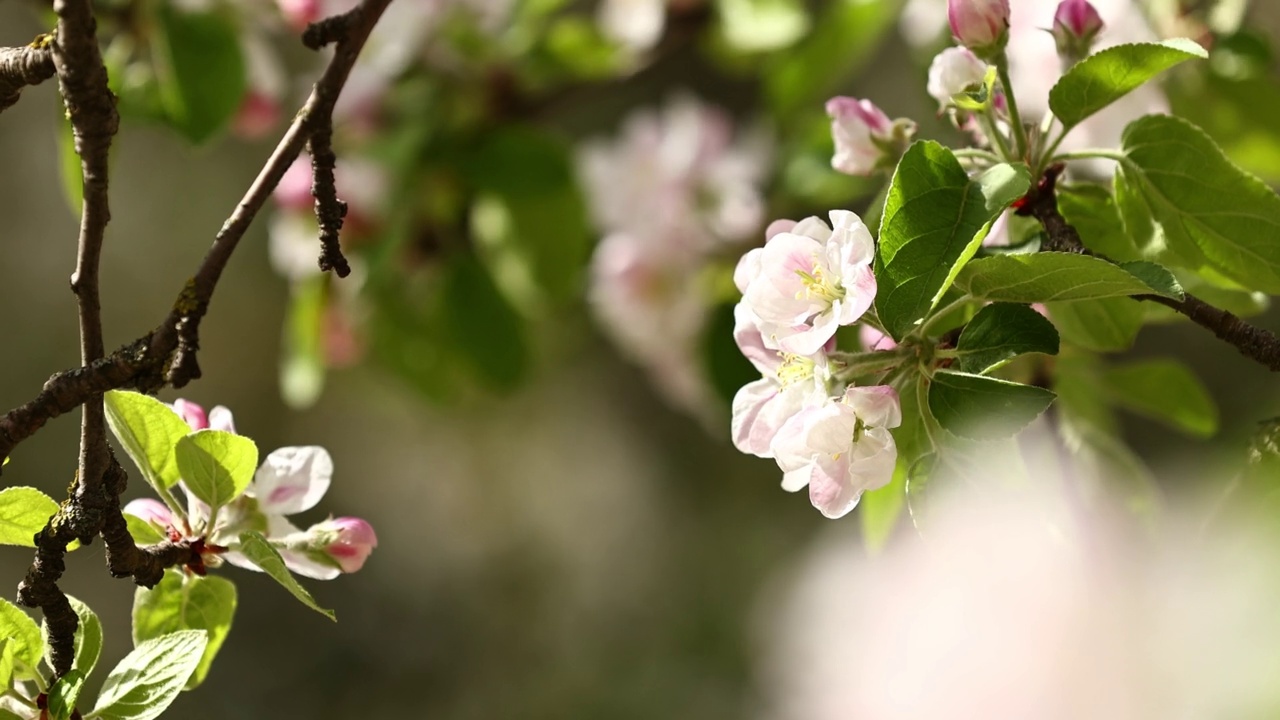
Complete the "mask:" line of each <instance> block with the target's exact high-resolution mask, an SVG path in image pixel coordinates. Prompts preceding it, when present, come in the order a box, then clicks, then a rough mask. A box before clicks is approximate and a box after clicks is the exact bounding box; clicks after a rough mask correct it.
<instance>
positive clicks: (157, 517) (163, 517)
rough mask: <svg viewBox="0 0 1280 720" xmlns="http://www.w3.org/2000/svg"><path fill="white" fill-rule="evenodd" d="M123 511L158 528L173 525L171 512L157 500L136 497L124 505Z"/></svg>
mask: <svg viewBox="0 0 1280 720" xmlns="http://www.w3.org/2000/svg"><path fill="white" fill-rule="evenodd" d="M124 512H125V513H127V514H129V515H132V516H134V517H136V518H139V519H141V520H144V521H146V522H149V523H151V524H152V525H155V526H156V527H159V528H168V527H173V513H172V512H170V511H169V507H168V506H167V505H165V504H164V503H162V502H160V501H159V500H152V499H151V498H138V499H137V500H130V501H129V504H128V505H125V506H124Z"/></svg>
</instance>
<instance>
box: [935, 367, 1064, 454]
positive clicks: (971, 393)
mask: <svg viewBox="0 0 1280 720" xmlns="http://www.w3.org/2000/svg"><path fill="white" fill-rule="evenodd" d="M1053 398H1054V394H1053V393H1052V392H1050V391H1048V390H1045V389H1044V388H1039V387H1035V386H1032V385H1020V384H1018V383H1014V382H1009V381H1007V380H999V379H996V378H992V377H985V376H982V375H969V374H967V373H958V372H950V371H945V370H944V371H940V372H938V373H937V374H935V375H934V376H933V382H932V383H931V384H930V386H929V410H930V411H931V412H932V413H933V416H934V417H935V418H937V420H938V424H940V425H941V426H942V427H943V428H944V429H945V430H947V431H948V432H951V433H953V434H955V435H958V436H959V437H963V438H969V439H971V440H998V439H1000V438H1005V437H1009V436H1011V435H1015V434H1017V433H1018V431H1020V430H1022V429H1023V428H1025V427H1026V426H1027V425H1028V424H1029V423H1030V422H1031V421H1032V420H1035V419H1036V417H1037V416H1038V415H1040V413H1042V412H1044V411H1045V408H1048V407H1049V404H1050V403H1052V402H1053Z"/></svg>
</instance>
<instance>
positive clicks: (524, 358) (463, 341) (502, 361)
mask: <svg viewBox="0 0 1280 720" xmlns="http://www.w3.org/2000/svg"><path fill="white" fill-rule="evenodd" d="M444 296H445V306H446V307H447V308H448V312H446V313H445V316H444V319H445V323H446V328H447V331H448V333H449V339H450V340H451V341H452V344H453V346H454V347H455V348H457V350H458V353H459V354H460V356H461V357H462V358H463V359H464V360H465V361H466V363H467V368H468V369H469V370H471V372H472V373H473V374H474V376H475V377H476V379H477V380H479V381H480V382H481V383H483V384H484V385H485V386H486V387H489V388H491V389H493V390H497V391H499V392H510V391H512V390H515V389H516V388H518V387H519V386H520V385H521V384H522V383H523V382H524V379H525V378H526V377H527V376H528V373H529V370H530V367H531V364H532V360H533V358H532V353H531V350H530V348H529V345H528V341H527V339H526V338H525V328H524V321H523V320H522V319H521V318H520V316H519V315H518V314H517V313H516V310H515V308H514V307H512V306H511V303H510V302H509V301H508V300H507V299H506V298H505V297H504V296H503V295H502V293H501V292H499V290H498V287H497V285H495V284H494V282H493V278H491V277H490V276H489V273H488V272H487V271H486V270H485V268H484V266H482V265H481V264H480V263H479V262H478V261H476V259H475V258H474V257H472V256H471V255H467V254H463V253H459V254H457V255H455V256H454V257H453V258H452V259H451V260H450V263H449V267H448V269H447V274H446V275H445V276H444Z"/></svg>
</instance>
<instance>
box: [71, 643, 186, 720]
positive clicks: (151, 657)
mask: <svg viewBox="0 0 1280 720" xmlns="http://www.w3.org/2000/svg"><path fill="white" fill-rule="evenodd" d="M207 643H208V640H207V638H206V636H205V633H204V631H203V630H182V631H179V632H175V633H169V634H168V635H162V636H160V637H158V638H155V639H153V640H148V641H146V642H144V643H142V644H140V645H138V646H137V647H135V648H134V649H133V652H130V653H129V654H128V655H126V656H125V657H124V659H123V660H121V661H120V663H119V664H118V665H116V666H115V668H114V669H112V670H111V673H110V674H109V675H107V679H106V681H105V682H104V683H103V685H102V692H101V693H100V694H99V695H98V702H97V705H96V706H95V707H94V709H93V712H91V713H90V715H94V716H97V717H99V718H101V720H152V718H155V717H159V715H160V713H162V712H164V711H165V709H166V708H168V707H169V705H170V704H172V703H173V700H174V698H176V697H177V696H178V693H179V692H181V691H182V688H183V686H185V685H186V684H187V680H188V678H190V677H191V673H192V672H194V671H195V669H196V667H197V666H198V665H199V663H200V658H201V656H202V655H203V654H204V648H205V645H206V644H207Z"/></svg>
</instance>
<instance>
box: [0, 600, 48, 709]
mask: <svg viewBox="0 0 1280 720" xmlns="http://www.w3.org/2000/svg"><path fill="white" fill-rule="evenodd" d="M0 643H3V644H4V650H3V651H2V652H4V653H5V655H6V656H7V659H6V661H5V662H0V688H5V687H8V686H9V683H10V682H11V681H12V679H13V678H14V677H15V676H16V677H19V678H26V677H30V674H31V673H32V672H34V671H35V668H36V665H37V664H38V663H39V662H40V656H41V655H42V654H43V652H44V643H42V642H41V640H40V626H38V625H36V621H35V620H32V619H31V616H30V615H27V614H26V613H25V612H23V611H22V608H19V607H18V606H17V605H14V604H13V603H11V602H9V601H8V600H5V599H4V598H0ZM6 671H7V673H8V674H5V672H6Z"/></svg>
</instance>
